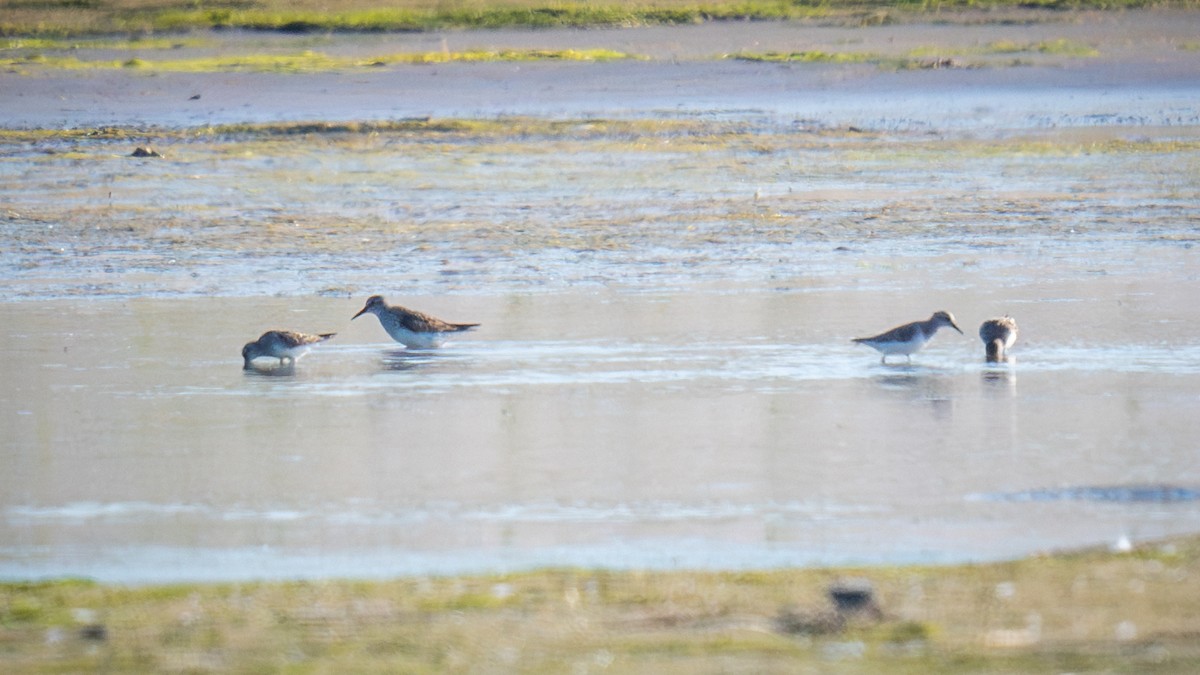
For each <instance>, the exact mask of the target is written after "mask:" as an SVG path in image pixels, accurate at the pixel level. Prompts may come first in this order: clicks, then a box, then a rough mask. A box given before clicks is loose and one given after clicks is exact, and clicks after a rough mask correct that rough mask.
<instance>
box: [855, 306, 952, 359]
mask: <svg viewBox="0 0 1200 675" xmlns="http://www.w3.org/2000/svg"><path fill="white" fill-rule="evenodd" d="M942 326H950V327H951V328H953V329H954V330H956V331H958V332H959V333H962V329H961V328H959V327H958V325H957V324H955V323H954V315H953V314H951V313H950V312H934V313H933V316H931V317H929V319H928V320H927V321H914V322H912V323H906V324H904V325H903V326H896V327H895V328H893V329H891V330H889V331H887V332H886V333H880V334H879V335H875V336H872V337H865V338H854V342H857V343H859V344H863V345H867V346H868V347H872V348H874V349H876V350H878V351H879V353H881V354H883V359H881V361H880V362H881V363H887V357H888V356H890V355H892V354H903V355H904V356H905V357H906V358H908V360H909V361H912V355H913V354H915V353H917V352H918V351H919V350H920V349H921V347H924V346H925V343H926V342H929V340H930V338H932V337H933V334H934V333H936V332H937V331H938V329H939V328H941V327H942Z"/></svg>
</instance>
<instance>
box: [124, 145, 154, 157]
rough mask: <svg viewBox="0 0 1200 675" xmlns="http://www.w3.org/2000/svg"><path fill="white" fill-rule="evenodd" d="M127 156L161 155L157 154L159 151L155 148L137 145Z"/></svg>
mask: <svg viewBox="0 0 1200 675" xmlns="http://www.w3.org/2000/svg"><path fill="white" fill-rule="evenodd" d="M129 156H130V157H162V155H161V154H159V152H158V151H157V150H155V149H154V148H151V147H149V146H146V147H144V148H143V147H141V146H138V147H137V148H136V149H134V151H133V153H132V154H131V155H129Z"/></svg>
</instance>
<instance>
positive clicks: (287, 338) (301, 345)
mask: <svg viewBox="0 0 1200 675" xmlns="http://www.w3.org/2000/svg"><path fill="white" fill-rule="evenodd" d="M334 335H337V333H321V334H320V335H309V334H308V333H297V332H295V331H290V330H269V331H267V332H265V333H263V334H262V335H261V336H260V337H259V338H258V339H257V340H255V341H254V342H247V343H246V346H245V347H242V361H243V364H242V369H243V370H250V368H251V365H250V362H251V361H253V360H254V359H257V358H258V357H260V356H269V357H271V358H273V359H279V365H280V366H282V365H284V364H287V365H289V366H291V365H295V364H296V359H298V358H300V357H301V356H304V355H305V354H307V353H308V350H309V349H311V348H312V346H313V345H315V344H317V343H318V342H324V341H326V340H328V339H329V338H331V337H333V336H334Z"/></svg>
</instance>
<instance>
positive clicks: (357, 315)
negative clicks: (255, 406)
mask: <svg viewBox="0 0 1200 675" xmlns="http://www.w3.org/2000/svg"><path fill="white" fill-rule="evenodd" d="M366 313H367V308H366V307H363V308H362V309H360V310H358V314H355V315H354V316H352V317H350V320H351V321H353V320H355V319H357V318H358V317H360V316H362V315H363V314H366ZM959 332H960V333H961V332H962V331H959Z"/></svg>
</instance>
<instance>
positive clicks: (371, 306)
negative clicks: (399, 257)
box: [350, 295, 479, 349]
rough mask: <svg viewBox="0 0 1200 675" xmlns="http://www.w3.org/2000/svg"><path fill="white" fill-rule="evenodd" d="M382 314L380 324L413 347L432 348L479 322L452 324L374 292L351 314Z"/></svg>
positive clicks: (353, 317) (402, 341) (356, 315)
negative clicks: (451, 334) (391, 303)
mask: <svg viewBox="0 0 1200 675" xmlns="http://www.w3.org/2000/svg"><path fill="white" fill-rule="evenodd" d="M368 312H369V313H371V314H374V315H375V316H377V317H379V324H380V325H381V326H383V329H384V330H385V331H387V334H388V335H390V336H392V339H393V340H395V341H396V342H399V343H400V344H402V345H404V346H405V347H408V348H409V349H432V348H434V347H438V346H441V344H442V341H443V340H445V339H446V335H447V334H448V333H458V332H461V331H465V330H470V329H472V328H474V327H476V326H478V325H479V324H477V323H449V322H447V321H442V320H441V319H438V318H435V317H432V316H429V315H428V314H423V313H421V312H418V311H415V310H412V309H407V308H405V307H401V306H400V305H389V304H387V302H385V301H384V299H383V297H382V296H379V295H372V296H371V297H369V298H367V304H366V305H364V306H363V308H362V309H360V310H359V311H358V314H355V315H354V316H352V317H350V320H351V321H353V320H354V319H357V318H358V317H360V316H362V315H363V314H366V313H368Z"/></svg>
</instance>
